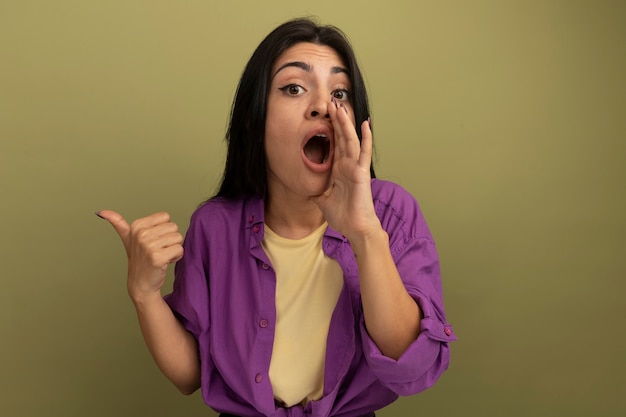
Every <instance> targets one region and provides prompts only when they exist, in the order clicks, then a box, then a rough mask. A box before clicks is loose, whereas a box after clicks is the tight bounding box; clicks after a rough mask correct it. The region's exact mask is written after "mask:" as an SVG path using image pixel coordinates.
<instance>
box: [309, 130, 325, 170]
mask: <svg viewBox="0 0 626 417" xmlns="http://www.w3.org/2000/svg"><path fill="white" fill-rule="evenodd" d="M328 155H330V140H329V139H328V138H327V137H326V135H324V134H319V135H315V136H313V137H311V138H310V139H309V140H308V141H307V142H306V144H305V145H304V156H306V158H307V159H308V160H309V161H311V162H313V163H314V164H323V163H324V162H326V161H327V160H328Z"/></svg>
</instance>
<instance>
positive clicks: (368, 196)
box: [315, 104, 421, 359]
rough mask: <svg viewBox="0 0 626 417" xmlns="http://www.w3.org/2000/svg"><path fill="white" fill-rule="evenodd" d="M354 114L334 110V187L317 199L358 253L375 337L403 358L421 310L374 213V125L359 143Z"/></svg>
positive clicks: (365, 306) (364, 299) (364, 126)
mask: <svg viewBox="0 0 626 417" xmlns="http://www.w3.org/2000/svg"><path fill="white" fill-rule="evenodd" d="M350 111H351V110H348V107H344V105H343V104H342V105H341V107H337V105H336V104H335V106H330V111H329V113H330V118H331V121H332V124H333V130H334V138H335V159H334V161H333V172H332V183H331V186H330V187H329V189H328V190H327V191H326V192H325V193H324V194H322V195H321V196H319V197H317V198H316V200H315V201H316V202H317V204H318V205H319V206H320V209H321V210H322V212H323V213H324V216H325V218H326V220H327V221H328V223H329V224H330V225H331V227H333V228H334V229H335V230H337V231H339V232H341V233H342V234H343V235H344V236H346V237H347V238H348V240H349V241H350V244H351V246H352V249H353V250H354V254H355V256H356V259H357V264H358V268H359V281H360V286H361V297H362V302H363V313H364V316H365V323H366V328H367V331H368V333H369V335H370V337H371V338H372V340H373V341H374V342H375V343H376V345H377V346H378V348H379V349H380V351H381V352H382V353H383V354H384V355H385V356H388V357H391V358H393V359H398V358H399V357H400V356H401V355H402V353H403V352H404V351H405V350H406V348H407V347H408V346H409V345H410V344H411V343H412V342H413V341H415V339H416V338H417V336H418V334H419V332H420V317H421V312H420V308H419V306H418V305H417V303H416V302H415V301H414V300H413V298H412V297H411V296H410V295H409V293H408V292H407V290H406V288H405V287H404V284H403V282H402V280H401V279H400V274H399V273H398V269H397V268H396V265H395V263H394V260H393V258H392V255H391V251H390V248H389V237H388V236H387V233H386V232H385V231H384V230H383V228H382V226H381V223H380V220H379V219H378V217H377V216H376V212H375V210H374V203H373V199H372V190H371V178H370V171H369V168H370V164H371V160H372V132H371V128H370V124H369V122H368V121H365V122H363V123H362V124H361V133H362V141H361V143H359V139H358V137H357V135H356V131H355V129H354V125H353V121H352V119H351V117H352V116H351V114H350Z"/></svg>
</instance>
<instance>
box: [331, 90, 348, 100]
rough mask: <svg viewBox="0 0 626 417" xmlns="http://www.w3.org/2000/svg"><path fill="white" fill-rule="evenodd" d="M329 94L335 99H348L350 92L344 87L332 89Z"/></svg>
mask: <svg viewBox="0 0 626 417" xmlns="http://www.w3.org/2000/svg"><path fill="white" fill-rule="evenodd" d="M331 95H332V96H333V98H335V99H337V100H348V98H350V92H349V91H348V90H346V89H345V88H338V89H337V90H334V91H333V92H332V93H331Z"/></svg>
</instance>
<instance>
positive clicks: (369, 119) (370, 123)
mask: <svg viewBox="0 0 626 417" xmlns="http://www.w3.org/2000/svg"><path fill="white" fill-rule="evenodd" d="M367 124H369V125H370V130H372V118H371V117H370V116H367Z"/></svg>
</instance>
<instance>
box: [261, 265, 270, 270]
mask: <svg viewBox="0 0 626 417" xmlns="http://www.w3.org/2000/svg"><path fill="white" fill-rule="evenodd" d="M262 268H263V269H270V266H269V265H268V264H263V267H262Z"/></svg>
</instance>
